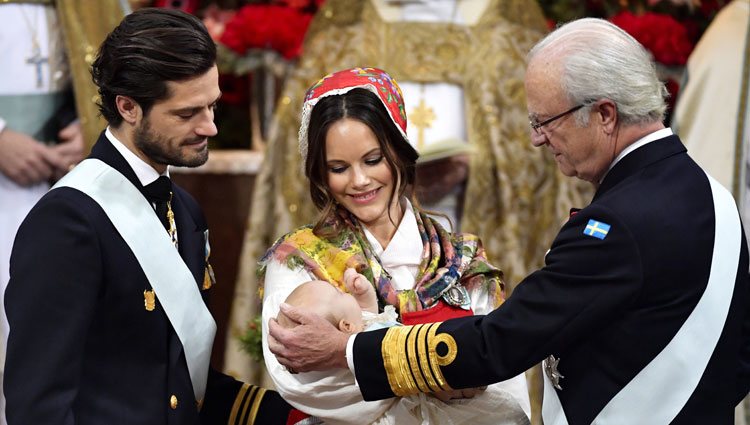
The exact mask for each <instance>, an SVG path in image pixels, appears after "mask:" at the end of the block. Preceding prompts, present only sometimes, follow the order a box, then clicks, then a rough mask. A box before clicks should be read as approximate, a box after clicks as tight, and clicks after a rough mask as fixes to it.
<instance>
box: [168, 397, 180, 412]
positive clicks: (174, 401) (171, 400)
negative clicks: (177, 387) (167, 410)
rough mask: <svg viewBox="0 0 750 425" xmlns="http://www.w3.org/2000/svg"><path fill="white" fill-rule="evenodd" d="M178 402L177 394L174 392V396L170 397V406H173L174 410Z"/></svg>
mask: <svg viewBox="0 0 750 425" xmlns="http://www.w3.org/2000/svg"><path fill="white" fill-rule="evenodd" d="M177 403H178V401H177V396H176V395H174V394H172V396H171V397H169V407H171V408H172V410H174V409H176V408H177Z"/></svg>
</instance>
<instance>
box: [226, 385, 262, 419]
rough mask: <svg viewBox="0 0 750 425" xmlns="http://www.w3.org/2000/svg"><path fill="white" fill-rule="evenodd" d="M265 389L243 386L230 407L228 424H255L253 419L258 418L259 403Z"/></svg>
mask: <svg viewBox="0 0 750 425" xmlns="http://www.w3.org/2000/svg"><path fill="white" fill-rule="evenodd" d="M265 394H266V389H265V388H261V387H257V386H255V385H250V384H244V385H242V388H240V390H239V392H237V397H235V399H234V405H232V412H231V413H230V415H229V422H228V423H229V424H232V425H235V424H236V425H252V424H254V423H255V417H256V416H258V409H259V408H260V403H261V402H262V401H263V396H264V395H265Z"/></svg>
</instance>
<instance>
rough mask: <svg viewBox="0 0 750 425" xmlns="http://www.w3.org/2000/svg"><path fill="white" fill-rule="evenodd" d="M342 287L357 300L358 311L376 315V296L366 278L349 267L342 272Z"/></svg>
mask: <svg viewBox="0 0 750 425" xmlns="http://www.w3.org/2000/svg"><path fill="white" fill-rule="evenodd" d="M344 285H345V286H346V289H347V290H349V292H350V293H351V294H352V295H353V296H354V299H356V300H357V304H359V308H360V309H362V310H365V311H369V312H370V313H374V314H378V296H377V295H375V288H373V287H372V285H371V284H370V282H369V281H368V280H367V278H366V277H364V276H362V275H361V274H359V273H357V271H356V270H354V269H353V268H351V267H350V268H348V269H346V271H345V272H344Z"/></svg>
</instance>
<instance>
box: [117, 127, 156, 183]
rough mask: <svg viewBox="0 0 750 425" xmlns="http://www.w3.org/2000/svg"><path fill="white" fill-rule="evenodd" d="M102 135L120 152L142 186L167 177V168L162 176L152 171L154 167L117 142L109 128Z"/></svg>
mask: <svg viewBox="0 0 750 425" xmlns="http://www.w3.org/2000/svg"><path fill="white" fill-rule="evenodd" d="M104 135H105V136H107V139H108V140H109V141H110V143H112V146H114V147H115V149H117V151H118V152H120V155H122V157H123V158H125V162H127V163H128V165H130V168H132V169H133V172H135V175H136V177H138V180H139V181H140V182H141V184H142V185H143V186H146V185H147V184H150V183H153V182H154V181H156V179H158V178H159V176H160V175H163V176H167V177H169V167H167V169H166V170H165V171H164V174H159V173H158V172H157V171H156V170H154V167H152V166H150V165H148V164H147V163H146V161H144V160H142V159H141V158H139V157H138V155H136V154H134V153H133V152H132V151H131V150H130V149H128V148H127V147H126V146H125V145H124V144H123V143H122V142H121V141H119V140H117V137H115V135H114V134H112V132H111V131H110V130H109V126H107V130H105V131H104Z"/></svg>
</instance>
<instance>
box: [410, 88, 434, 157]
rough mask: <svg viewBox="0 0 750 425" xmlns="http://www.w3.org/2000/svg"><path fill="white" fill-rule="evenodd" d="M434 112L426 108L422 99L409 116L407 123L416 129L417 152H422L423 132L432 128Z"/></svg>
mask: <svg viewBox="0 0 750 425" xmlns="http://www.w3.org/2000/svg"><path fill="white" fill-rule="evenodd" d="M435 118H437V117H436V116H435V111H434V110H433V109H432V108H430V107H429V106H427V103H425V101H424V99H419V105H417V107H416V108H414V109H412V111H411V113H410V114H409V121H410V122H411V125H413V126H414V127H417V151H420V150H422V147H423V146H424V130H425V129H426V128H430V127H432V122H433V121H435Z"/></svg>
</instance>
